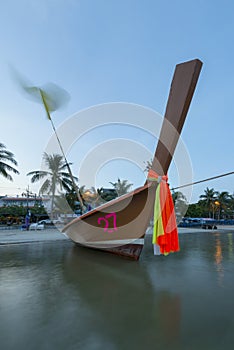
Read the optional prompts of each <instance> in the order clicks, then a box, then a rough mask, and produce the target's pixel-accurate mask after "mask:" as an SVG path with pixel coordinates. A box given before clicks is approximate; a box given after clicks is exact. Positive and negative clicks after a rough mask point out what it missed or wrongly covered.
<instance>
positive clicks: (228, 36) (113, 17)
mask: <svg viewBox="0 0 234 350" xmlns="http://www.w3.org/2000/svg"><path fill="white" fill-rule="evenodd" d="M0 27H1V28H0V29H1V30H0V49H1V50H0V52H1V55H0V76H1V80H0V96H1V103H0V118H1V137H0V142H2V143H4V144H5V145H6V147H7V149H8V150H10V151H12V152H13V153H14V154H15V158H16V160H17V161H18V170H19V171H20V175H18V176H17V175H14V182H9V181H6V180H4V178H3V177H1V178H0V195H5V194H8V195H15V194H21V193H22V192H23V191H24V190H25V189H26V187H27V186H28V185H29V186H30V190H32V191H33V192H38V185H32V184H31V183H30V178H29V177H27V176H26V174H27V173H28V172H29V171H32V170H38V169H40V166H41V159H42V154H43V152H44V151H45V150H46V149H47V148H46V147H47V144H48V141H49V139H50V138H51V136H52V134H53V132H52V129H51V125H50V123H49V121H48V119H46V115H45V112H44V111H43V108H42V106H40V105H39V104H36V103H35V102H33V101H30V100H28V99H26V98H25V96H24V95H23V94H22V93H21V92H20V91H19V89H18V87H17V84H16V81H15V80H14V79H13V76H12V74H11V72H12V69H11V67H14V68H15V69H16V70H17V71H18V72H20V73H21V74H22V75H23V76H26V77H27V78H29V79H30V80H31V81H32V82H33V84H35V85H43V84H45V83H47V82H53V83H55V84H57V85H59V86H61V87H62V88H64V89H65V90H66V91H68V92H69V94H70V101H69V103H68V104H67V105H66V106H65V107H64V108H63V109H61V110H59V111H57V112H55V113H53V114H52V116H53V119H54V123H55V125H56V126H57V127H58V128H61V137H62V133H63V127H61V125H63V123H64V122H65V123H66V122H67V121H69V120H71V116H74V115H75V116H77V115H78V117H77V118H79V114H77V113H78V112H79V111H83V110H85V109H87V108H90V107H92V106H94V105H101V104H106V103H109V102H125V103H131V104H137V105H142V106H145V107H146V108H148V109H150V110H151V109H152V110H155V111H157V112H158V113H159V114H160V115H163V114H164V111H165V106H166V102H167V97H168V93H169V87H170V83H171V79H172V75H173V71H174V68H175V65H176V64H177V63H181V62H184V61H187V60H191V59H194V58H199V59H200V60H201V61H202V62H203V68H202V72H201V75H200V79H199V82H198V85H197V88H196V91H195V94H194V97H193V100H192V103H191V106H190V110H189V113H188V116H187V120H186V123H185V126H184V129H183V132H182V141H183V144H184V147H185V148H186V152H187V153H188V155H189V158H190V163H191V164H190V165H191V168H192V170H193V176H192V180H194V181H196V180H200V179H204V178H206V177H211V176H214V175H218V174H222V173H226V172H230V171H233V170H234V166H233V154H234V143H233V135H234V122H233V118H234V117H233V115H234V104H233V101H234V88H233V82H234V64H233V62H234V45H233V43H234V3H233V1H231V0H230V1H226V0H224V1H216V0H213V1H211V0H207V1H200V0H197V1H190V0H174V1H168V0H163V1H161V0H160V1H159V0H144V1H143V0H118V1H117V0H40V1H36V0H8V1H2V2H1V4H0ZM90 118H91V121H92V117H90ZM111 118H112V119H113V116H112V117H111ZM128 118H129V116H126V122H128ZM137 118H140V119H142V120H143V121H144V118H145V116H144V113H143V114H142V117H141V116H136V123H138V122H139V121H140V120H137ZM94 119H95V118H94ZM112 119H111V120H110V121H111V122H113V120H112ZM146 119H147V118H146ZM79 120H80V124H79V123H76V125H74V129H75V132H77V135H80V132H81V130H86V129H87V128H89V127H90V126H88V124H87V125H82V123H84V124H85V118H82V117H81V118H80V119H79ZM100 120H101V119H100ZM142 120H141V122H142ZM147 123H148V124H149V123H150V121H149V120H146V124H147ZM91 124H92V123H91ZM91 124H90V125H91ZM133 124H134V120H133ZM91 127H92V125H91ZM142 128H143V129H144V123H143V126H142ZM143 129H137V128H135V127H132V126H131V125H124V123H122V124H121V123H120V124H114V123H113V124H111V123H110V124H109V125H108V123H107V124H106V125H105V126H103V127H102V126H99V127H96V128H94V129H92V130H91V131H88V132H87V133H85V134H84V135H83V134H82V135H81V137H80V139H79V140H78V141H77V142H74V144H72V145H70V149H69V152H68V153H67V156H68V159H69V161H71V162H72V163H73V172H74V174H75V175H76V176H79V177H80V182H81V185H83V184H85V185H87V186H91V185H95V186H97V187H100V186H104V187H107V186H109V181H112V182H115V181H116V180H117V178H118V177H120V178H121V179H128V180H129V181H130V182H131V183H133V185H134V187H138V186H140V185H141V184H143V183H144V178H145V174H144V173H143V170H142V169H143V168H142V159H144V155H142V154H141V151H142V150H143V149H144V152H145V153H144V152H143V153H144V154H145V157H146V159H145V160H148V159H150V154H153V152H154V148H155V143H156V142H157V140H156V137H155V134H154V135H151V134H150V133H149V132H145V133H144V130H143ZM66 137H67V138H68V139H69V135H66ZM77 137H78V136H77ZM119 139H120V140H119ZM116 140H117V141H118V142H119V143H116V144H115V142H116ZM121 140H122V143H121ZM126 141H127V144H126ZM108 142H112V146H113V149H118V150H120V153H119V155H118V154H115V153H114V151H113V160H112V161H109V162H108V161H107V160H106V158H105V157H104V158H102V157H101V155H102V154H103V152H104V151H103V149H104V150H106V149H108V150H109V155H111V154H112V153H111V152H112V151H111V149H112V148H111V147H109V143H108ZM105 143H106V144H105ZM128 144H129V148H128ZM134 144H135V146H136V149H135V150H136V151H134V147H133V146H134ZM103 145H104V146H106V148H105V147H104V148H103V147H102V146H103ZM132 147H133V148H132ZM121 149H122V150H121ZM128 149H129V153H128V151H126V150H128ZM130 149H131V151H130ZM92 150H94V151H93V152H94V154H95V157H93V158H95V161H96V163H95V167H96V168H95V169H93V168H92V166H93V164H94V161H93V160H92ZM123 150H124V152H122V151H123ZM121 152H122V153H121ZM136 155H137V156H136ZM89 156H90V157H89ZM99 156H100V164H99V163H98V160H99ZM135 156H136V157H135ZM138 156H139V162H138V160H137V157H138ZM121 157H122V159H120V158H121ZM84 159H87V162H86V163H87V164H86V167H87V169H88V172H87V181H86V179H85V178H84V176H83V178H82V174H80V172H79V169H80V168H79V167H80V163H81V162H82V161H83V160H84ZM88 160H89V163H88ZM182 163H183V162H182ZM173 169H174V170H173ZM81 172H82V171H81ZM184 172H186V164H181V162H180V164H179V165H178V164H176V161H174V164H173V165H172V168H171V170H170V172H169V182H170V185H171V186H172V187H173V186H177V185H178V183H179V182H178V178H179V177H180V174H182V173H184ZM88 173H89V174H92V177H91V178H89V179H88ZM181 181H182V180H181ZM206 187H209V188H214V189H215V190H217V191H229V192H230V193H233V192H234V176H229V177H226V178H222V179H219V180H215V181H210V182H207V183H205V184H201V185H197V186H194V188H193V192H192V196H191V199H190V202H194V201H197V200H198V199H199V195H200V194H201V193H203V191H204V189H205V188H206Z"/></svg>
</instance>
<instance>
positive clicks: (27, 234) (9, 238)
mask: <svg viewBox="0 0 234 350" xmlns="http://www.w3.org/2000/svg"><path fill="white" fill-rule="evenodd" d="M202 232H204V233H205V232H210V233H218V232H220V233H234V225H229V226H222V225H219V226H218V227H217V229H216V230H208V229H207V230H205V229H202V228H187V227H179V228H178V233H179V235H180V234H192V233H202ZM146 235H147V236H148V235H152V229H148V230H147V233H146ZM56 241H67V242H73V241H72V240H71V239H70V238H69V237H67V236H66V235H65V234H64V233H61V232H60V231H59V229H58V228H56V227H54V228H46V229H44V230H30V231H21V230H20V229H9V228H8V229H5V230H4V229H1V230H0V246H4V245H11V244H28V243H40V242H56Z"/></svg>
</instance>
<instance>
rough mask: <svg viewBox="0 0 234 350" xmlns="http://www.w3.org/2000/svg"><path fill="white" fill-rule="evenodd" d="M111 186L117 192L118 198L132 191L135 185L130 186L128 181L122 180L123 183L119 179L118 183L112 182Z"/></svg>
mask: <svg viewBox="0 0 234 350" xmlns="http://www.w3.org/2000/svg"><path fill="white" fill-rule="evenodd" d="M110 184H111V185H112V186H113V187H114V189H115V190H116V192H117V194H118V197H119V196H122V195H124V194H126V193H128V191H129V190H130V188H131V186H132V185H133V184H129V183H128V180H122V181H121V180H120V179H119V178H118V180H117V182H110Z"/></svg>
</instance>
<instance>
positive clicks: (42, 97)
mask: <svg viewBox="0 0 234 350" xmlns="http://www.w3.org/2000/svg"><path fill="white" fill-rule="evenodd" d="M39 91H40V95H41V99H42V102H43V105H44V107H45V110H46V114H47V117H48V119H49V120H50V122H51V125H52V128H53V130H54V133H55V136H56V138H57V141H58V144H59V148H60V150H61V152H62V155H63V157H64V159H65V164H66V167H67V170H68V173H69V175H70V177H71V180H72V184H73V187H74V190H75V192H76V195H77V198H78V200H79V202H80V206H81V211H82V213H83V212H84V211H85V207H84V202H83V200H82V198H81V195H80V191H79V188H78V186H77V185H76V183H75V180H74V177H73V175H72V171H71V168H70V165H69V163H68V161H67V157H66V155H65V153H64V150H63V147H62V144H61V142H60V139H59V137H58V133H57V130H56V128H55V125H54V122H53V120H52V118H51V115H50V112H49V108H48V106H47V104H46V101H45V98H44V96H43V93H42V90H41V89H39Z"/></svg>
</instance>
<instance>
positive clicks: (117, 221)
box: [63, 59, 202, 260]
mask: <svg viewBox="0 0 234 350" xmlns="http://www.w3.org/2000/svg"><path fill="white" fill-rule="evenodd" d="M201 67H202V62H201V61H200V60H198V59H194V60H191V61H188V62H184V63H180V64H178V65H176V68H175V72H174V76H173V79H172V83H171V88H170V92H169V97H168V102H167V106H166V111H165V115H164V120H163V125H162V128H161V132H160V136H159V140H158V144H157V148H156V151H155V155H154V158H153V162H152V168H151V170H152V171H153V172H155V173H156V174H158V176H164V175H166V174H167V172H168V168H169V166H170V163H171V160H172V157H173V154H174V151H175V148H176V145H177V142H178V139H179V137H180V134H181V131H182V127H183V125H184V121H185V118H186V115H187V112H188V109H189V106H190V102H191V100H192V96H193V93H194V90H195V87H196V84H197V81H198V77H199V74H200V70H201ZM157 186H158V182H157V181H146V183H145V184H144V185H143V186H142V187H139V188H137V189H136V190H134V191H132V192H130V193H127V194H126V195H123V196H121V197H119V198H116V199H115V200H112V201H110V202H107V203H105V204H103V205H101V206H99V207H97V208H95V209H93V210H91V211H89V212H87V213H85V214H83V215H81V216H80V217H78V218H75V219H74V220H72V221H71V222H70V223H68V224H67V225H66V226H64V228H63V232H64V233H65V234H66V235H67V236H68V237H70V238H71V239H72V240H73V241H74V242H75V243H77V244H79V245H81V246H85V247H89V248H94V249H99V250H100V249H101V250H103V251H105V252H110V253H113V254H117V255H120V256H125V257H128V258H131V259H134V260H138V259H139V257H140V254H141V251H142V248H143V245H144V236H145V232H146V230H147V227H148V225H149V222H150V219H151V218H152V216H153V211H154V203H155V193H156V188H157Z"/></svg>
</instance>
